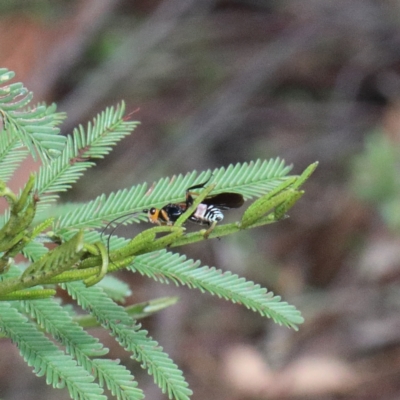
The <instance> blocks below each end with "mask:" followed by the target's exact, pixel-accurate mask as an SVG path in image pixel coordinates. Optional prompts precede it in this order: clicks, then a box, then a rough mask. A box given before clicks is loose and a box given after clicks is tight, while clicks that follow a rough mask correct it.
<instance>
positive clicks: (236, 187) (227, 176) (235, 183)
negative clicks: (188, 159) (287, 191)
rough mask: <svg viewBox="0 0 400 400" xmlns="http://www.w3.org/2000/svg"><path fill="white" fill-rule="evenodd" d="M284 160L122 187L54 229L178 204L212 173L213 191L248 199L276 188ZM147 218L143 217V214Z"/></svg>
mask: <svg viewBox="0 0 400 400" xmlns="http://www.w3.org/2000/svg"><path fill="white" fill-rule="evenodd" d="M290 168H291V167H289V166H286V165H285V163H284V161H283V160H281V159H279V158H276V159H272V160H269V161H260V160H258V161H256V162H255V163H249V164H247V163H244V164H240V163H238V164H236V165H235V166H233V165H230V166H229V167H228V168H218V169H215V170H214V171H210V170H209V171H206V172H202V173H201V174H199V175H197V173H196V171H193V172H191V173H189V174H186V175H185V176H183V175H178V176H177V177H172V178H163V179H160V180H159V181H158V182H157V183H156V184H155V185H154V187H152V188H151V189H150V190H148V187H147V184H142V185H137V186H133V187H132V188H131V189H130V190H126V189H125V190H120V191H118V192H116V193H111V194H110V195H109V196H108V197H106V196H105V195H101V196H99V197H97V198H96V199H95V200H93V201H90V202H89V203H87V204H85V205H83V206H81V207H78V208H77V209H76V210H74V211H71V212H69V213H67V214H65V215H63V216H62V217H61V218H60V219H59V220H58V221H57V222H56V224H55V227H54V230H55V231H56V232H57V233H61V232H60V231H61V230H62V229H66V228H70V227H74V228H80V227H88V226H89V227H93V228H99V227H101V226H103V225H104V221H110V220H113V219H115V218H118V217H121V216H123V215H126V214H130V213H133V214H134V213H140V212H141V211H142V210H143V209H144V208H149V207H163V206H165V204H168V203H177V202H180V201H182V200H183V199H184V197H185V191H186V189H187V188H188V187H190V186H191V185H193V183H194V182H197V183H199V182H204V181H205V180H207V178H209V177H210V176H212V181H213V182H216V184H217V185H216V187H215V189H214V190H213V194H218V193H222V192H237V193H241V194H243V196H244V197H245V198H246V199H249V198H251V197H253V196H261V195H262V194H264V193H266V192H268V191H270V190H272V189H274V188H275V187H276V186H278V185H279V184H280V183H281V182H282V181H283V180H284V179H286V178H287V174H288V173H289V171H290ZM141 218H142V219H144V216H143V215H142V216H141ZM132 221H136V222H137V221H139V216H137V215H132V217H131V218H128V219H127V220H126V221H125V223H127V222H132Z"/></svg>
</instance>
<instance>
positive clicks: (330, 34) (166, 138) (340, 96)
mask: <svg viewBox="0 0 400 400" xmlns="http://www.w3.org/2000/svg"><path fill="white" fill-rule="evenodd" d="M0 66H1V67H6V68H8V69H10V70H13V71H15V72H16V74H17V76H16V80H17V81H22V82H23V83H24V84H25V86H26V87H28V88H29V89H30V90H32V91H33V92H34V95H35V97H34V99H35V100H36V102H38V101H46V102H47V103H51V102H57V104H58V105H59V110H60V111H65V112H66V113H67V114H68V119H67V120H66V122H65V123H64V124H63V126H62V131H63V133H65V134H68V133H70V132H71V131H72V129H73V128H74V127H76V126H77V125H78V124H80V123H82V124H84V125H86V123H87V121H88V120H90V119H92V118H93V117H95V115H96V114H97V113H98V112H100V111H101V110H103V109H104V108H105V107H106V106H110V105H115V104H117V103H118V102H120V101H121V100H122V99H123V100H125V102H126V104H127V111H128V112H134V114H133V115H132V119H137V120H140V121H141V125H140V126H139V127H138V128H137V129H136V130H135V132H134V133H133V134H132V135H131V136H130V137H128V138H126V139H125V140H124V141H122V142H121V143H120V145H118V146H117V147H116V148H115V150H114V151H113V152H112V154H111V155H110V156H109V157H107V158H106V159H105V160H103V161H101V162H99V163H98V165H97V167H96V168H95V169H92V170H89V172H88V173H87V174H86V175H85V178H84V179H82V180H81V181H80V182H79V184H77V185H76V186H75V187H74V189H73V190H72V191H71V192H70V193H69V194H68V196H66V197H64V198H63V201H87V200H90V199H92V198H94V197H96V196H97V195H99V194H101V193H107V194H108V193H110V192H111V191H115V190H118V189H121V188H125V187H130V186H132V185H135V184H138V183H141V182H143V181H148V182H152V181H154V180H157V179H159V178H160V177H163V176H172V175H174V174H178V173H186V172H188V171H192V170H194V169H196V170H198V171H200V170H203V169H207V168H216V167H220V166H228V165H229V164H230V163H236V162H245V161H250V160H255V159H257V158H261V159H268V158H271V157H276V156H279V157H282V158H284V159H285V160H286V162H287V163H289V164H293V166H294V167H293V171H292V172H293V173H295V174H297V173H300V172H301V171H302V170H303V169H304V168H305V167H306V166H307V165H309V164H310V163H312V162H314V161H316V160H318V161H319V162H320V165H319V167H318V169H317V171H316V172H315V174H314V175H313V176H312V177H311V179H310V181H309V182H308V183H307V184H306V186H305V190H306V194H305V196H304V197H303V198H302V199H301V201H300V202H299V203H298V204H297V205H296V206H295V207H294V208H293V209H292V210H291V213H290V216H291V218H290V219H287V220H285V221H282V222H279V223H277V224H274V225H269V226H266V227H263V228H258V229H254V230H252V231H251V232H242V233H240V234H237V235H234V236H232V237H227V238H223V239H221V240H212V241H211V240H210V241H207V242H206V243H200V244H194V245H191V246H186V247H184V248H181V249H179V251H180V252H182V253H184V254H186V255H187V256H188V257H192V258H195V259H199V258H200V259H201V260H202V262H203V264H205V265H210V266H212V265H214V266H217V267H218V268H221V269H223V270H226V269H230V270H232V271H233V272H234V273H237V274H239V275H242V276H244V277H246V278H247V279H250V280H254V281H256V282H258V283H260V284H262V285H263V286H265V287H267V288H268V289H270V290H273V291H274V292H275V293H277V294H279V295H281V296H282V297H283V298H284V299H285V300H287V301H288V302H290V303H292V304H295V305H296V306H297V307H298V308H299V309H300V310H301V311H302V313H303V315H304V317H305V319H306V322H305V323H304V324H303V325H302V326H301V328H300V330H299V331H298V332H294V331H291V330H289V329H287V328H282V327H278V326H276V325H275V324H273V323H272V322H270V321H269V320H266V319H264V318H261V317H260V316H259V315H257V314H255V313H252V312H250V311H248V310H246V309H244V307H241V306H238V305H233V304H230V303H228V302H226V301H224V300H221V299H215V298H213V297H211V296H209V295H202V294H200V293H198V292H196V291H193V290H187V289H186V288H177V287H174V286H172V285H168V286H163V285H161V284H158V283H153V282H151V281H150V280H148V279H144V278H141V277H138V276H132V275H131V274H121V275H120V277H121V278H122V279H124V280H125V281H127V282H129V284H130V286H131V287H132V291H133V295H132V296H131V298H129V302H128V303H133V302H140V301H146V300H149V299H152V298H156V297H161V296H169V295H178V296H179V297H180V299H181V301H180V302H179V303H178V304H177V305H175V306H173V307H171V308H169V309H167V310H165V311H163V312H161V313H159V314H158V315H157V316H155V317H152V318H149V319H146V320H144V321H143V324H144V327H145V328H146V329H148V330H149V331H150V333H151V335H152V336H153V337H154V338H155V339H156V340H157V341H159V342H160V344H161V345H162V346H163V347H164V349H165V350H166V351H167V352H168V353H169V354H170V355H171V357H172V358H173V359H174V360H175V362H176V363H177V364H178V365H179V366H180V367H181V368H182V369H183V371H184V373H185V376H186V378H187V380H188V382H189V384H190V386H191V388H192V389H193V391H194V395H193V399H194V400H200V399H202V400H203V399H208V400H263V399H269V400H274V399H288V400H289V399H293V400H294V399H315V400H317V399H318V400H320V399H322V400H330V399H343V400H344V399H346V400H358V399H360V400H363V399H383V400H395V399H399V398H400V314H399V311H400V236H399V234H400V185H399V180H400V178H399V168H400V149H399V140H400V2H398V1H394V0H381V1H373V0H353V1H344V0H326V1H318V0H303V1H295V0H294V1H284V0H276V1H266V0H236V1H234V0H231V1H230V0H222V1H216V0H197V1H195V0H164V1H162V0H137V1H128V0H81V1H78V0H74V1H72V0H68V1H67V0H65V1H62V0H53V1H45V0H31V1H29V2H27V1H22V0H19V1H18V0H13V1H6V0H3V1H0ZM31 168H35V166H34V165H28V164H25V165H24V167H23V168H22V169H21V171H20V175H18V179H20V181H19V182H16V183H15V184H16V185H17V186H18V185H19V186H21V185H22V183H23V182H24V179H26V176H27V173H28V172H29V170H30V169H31ZM24 177H25V178H24ZM227 220H228V221H229V220H230V221H234V220H235V212H233V211H232V212H229V213H227ZM141 228H142V227H141V226H135V227H130V228H127V229H125V230H124V229H121V230H120V232H121V234H125V235H126V236H127V237H129V236H132V235H133V234H134V232H137V230H138V229H141ZM93 333H94V334H95V335H98V336H99V337H101V339H102V340H103V341H104V343H105V344H106V346H108V347H110V349H111V356H113V357H115V358H121V360H122V362H123V363H124V364H125V365H126V366H127V367H128V368H130V369H131V370H132V371H133V373H134V374H135V376H136V377H137V379H138V381H139V383H140V386H141V387H142V388H143V389H144V390H145V392H146V395H147V398H148V399H152V400H159V399H160V400H161V399H165V398H166V396H164V395H162V394H161V393H160V391H159V389H158V388H157V387H156V386H154V384H153V383H152V380H151V378H149V377H148V376H147V375H146V374H145V373H143V371H142V370H141V369H140V368H139V367H138V365H137V364H136V363H135V362H133V361H132V360H130V359H129V356H127V354H125V353H124V352H123V351H121V350H120V349H119V347H118V346H117V345H115V343H114V341H113V339H112V338H110V337H108V336H106V335H105V334H104V333H103V332H102V331H101V330H94V331H93ZM0 354H1V356H0V397H1V398H2V399H5V400H9V399H13V400H14V399H18V400H19V399H21V398H29V399H56V398H57V399H68V398H69V397H68V394H67V392H66V391H60V390H58V391H55V390H53V389H52V388H49V387H47V386H46V385H45V382H44V381H45V380H44V378H41V379H37V378H36V377H35V376H34V375H33V374H32V373H31V369H30V368H29V367H27V366H26V365H25V364H24V362H23V361H22V360H21V359H20V358H19V356H18V350H17V349H16V348H15V347H14V346H13V345H12V344H11V343H9V342H8V341H5V340H3V341H2V342H1V348H0Z"/></svg>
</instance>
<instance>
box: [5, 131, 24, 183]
mask: <svg viewBox="0 0 400 400" xmlns="http://www.w3.org/2000/svg"><path fill="white" fill-rule="evenodd" d="M9 129H10V130H13V129H15V127H13V126H10V127H9ZM16 138H17V136H16V134H11V135H4V134H0V179H1V180H2V181H3V182H7V181H8V180H9V179H10V178H11V177H12V175H13V173H14V171H15V170H16V169H17V168H18V167H19V165H20V164H21V162H22V161H23V160H24V159H25V158H26V156H27V155H28V154H29V151H28V149H27V148H26V147H25V146H23V144H22V143H21V141H19V140H18V139H16Z"/></svg>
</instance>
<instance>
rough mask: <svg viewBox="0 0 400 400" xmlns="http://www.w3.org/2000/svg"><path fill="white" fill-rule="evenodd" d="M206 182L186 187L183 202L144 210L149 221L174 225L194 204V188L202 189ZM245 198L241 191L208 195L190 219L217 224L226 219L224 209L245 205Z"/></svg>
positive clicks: (196, 221) (209, 224)
mask: <svg viewBox="0 0 400 400" xmlns="http://www.w3.org/2000/svg"><path fill="white" fill-rule="evenodd" d="M208 181H209V180H207V181H206V182H203V183H200V184H199V185H194V186H191V187H189V188H188V189H186V200H185V201H184V202H182V203H175V204H174V203H170V204H167V205H166V206H164V207H162V208H155V207H152V208H150V209H148V210H147V209H146V210H143V212H146V213H147V216H148V218H149V221H150V222H151V223H153V224H157V225H173V224H174V222H175V221H176V220H177V219H178V218H179V217H180V216H181V215H182V214H183V213H184V212H185V211H186V210H187V209H188V208H189V207H190V206H191V205H192V204H193V202H194V198H193V195H195V193H193V192H192V190H194V189H202V188H204V186H205V185H206V184H207V182H208ZM243 203H244V198H243V196H242V195H241V194H239V193H229V192H226V193H220V194H217V195H214V196H209V197H206V198H205V199H204V200H203V201H202V202H201V203H200V204H199V205H198V206H197V208H196V210H195V211H194V212H193V214H192V215H191V216H190V217H189V221H191V222H194V223H196V224H200V225H208V226H212V225H215V224H216V223H217V222H220V221H222V220H223V219H224V214H223V213H222V210H228V209H230V208H239V207H241V206H242V205H243Z"/></svg>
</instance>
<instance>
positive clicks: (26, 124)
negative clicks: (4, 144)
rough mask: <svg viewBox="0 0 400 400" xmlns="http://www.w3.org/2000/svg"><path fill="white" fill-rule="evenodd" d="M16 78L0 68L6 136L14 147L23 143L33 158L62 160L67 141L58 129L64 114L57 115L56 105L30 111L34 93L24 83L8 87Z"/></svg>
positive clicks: (1, 106)
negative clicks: (61, 154)
mask: <svg viewBox="0 0 400 400" xmlns="http://www.w3.org/2000/svg"><path fill="white" fill-rule="evenodd" d="M13 77H14V73H13V72H11V71H8V70H7V69H5V68H0V83H1V84H2V86H1V87H0V111H1V115H2V123H3V128H4V132H5V133H6V134H7V135H8V136H9V137H10V139H11V140H12V142H13V147H14V146H18V142H21V143H23V144H24V145H25V146H26V147H27V148H28V149H29V151H30V153H31V154H32V156H33V157H35V156H36V154H39V156H40V158H41V159H42V160H43V161H45V162H47V161H48V160H49V159H50V158H53V157H56V156H58V155H59V154H60V152H61V151H62V149H63V148H64V145H65V137H64V136H61V135H59V133H60V129H59V128H57V125H58V124H59V123H60V120H61V118H62V114H57V113H56V112H55V105H52V106H51V107H46V106H45V105H38V106H36V107H28V105H29V103H30V102H31V100H32V97H33V95H32V92H29V91H28V90H27V89H26V88H25V87H24V86H23V85H22V83H9V84H7V85H4V84H5V83H6V82H8V81H9V80H10V79H12V78H13Z"/></svg>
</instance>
